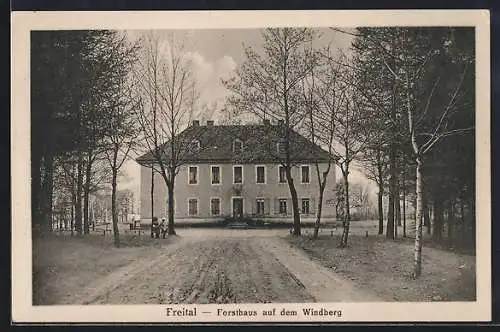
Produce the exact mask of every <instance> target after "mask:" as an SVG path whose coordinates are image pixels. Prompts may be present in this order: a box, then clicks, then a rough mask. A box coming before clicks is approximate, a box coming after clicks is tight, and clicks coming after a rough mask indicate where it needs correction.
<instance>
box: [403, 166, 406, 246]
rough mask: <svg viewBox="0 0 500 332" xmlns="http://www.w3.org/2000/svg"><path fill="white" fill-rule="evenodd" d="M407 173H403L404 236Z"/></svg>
mask: <svg viewBox="0 0 500 332" xmlns="http://www.w3.org/2000/svg"><path fill="white" fill-rule="evenodd" d="M405 180H406V179H405V174H404V173H403V237H406V187H405Z"/></svg>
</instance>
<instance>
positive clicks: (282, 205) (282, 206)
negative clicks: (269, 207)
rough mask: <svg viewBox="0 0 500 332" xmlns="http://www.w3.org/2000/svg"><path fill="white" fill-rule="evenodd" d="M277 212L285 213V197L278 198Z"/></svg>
mask: <svg viewBox="0 0 500 332" xmlns="http://www.w3.org/2000/svg"><path fill="white" fill-rule="evenodd" d="M278 211H279V213H282V214H286V198H280V199H279V210H278Z"/></svg>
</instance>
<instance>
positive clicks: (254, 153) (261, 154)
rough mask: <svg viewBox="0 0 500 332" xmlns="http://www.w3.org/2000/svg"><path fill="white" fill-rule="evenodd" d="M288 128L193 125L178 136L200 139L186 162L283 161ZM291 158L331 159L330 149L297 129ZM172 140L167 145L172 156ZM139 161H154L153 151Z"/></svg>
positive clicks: (292, 140)
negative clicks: (280, 146) (238, 147)
mask: <svg viewBox="0 0 500 332" xmlns="http://www.w3.org/2000/svg"><path fill="white" fill-rule="evenodd" d="M283 137H284V127H283V126H281V125H271V124H248V125H207V126H201V125H193V126H190V127H188V128H186V129H185V130H184V131H183V132H181V133H180V134H179V136H178V140H179V141H188V142H190V141H193V140H198V141H199V142H200V149H199V151H197V152H193V153H189V154H186V155H185V156H184V158H183V161H184V162H189V163H209V162H210V163H248V164H255V163H279V162H280V160H282V159H283V158H284V154H283V153H281V155H280V154H278V153H277V143H278V142H282V138H283ZM235 140H241V141H242V142H243V150H242V152H241V153H234V152H233V142H234V141H235ZM290 141H291V142H293V143H292V144H291V160H292V161H293V162H294V163H299V162H314V161H315V160H317V161H320V162H327V161H328V160H330V159H331V157H330V155H329V154H328V152H327V151H325V150H323V149H322V148H321V147H319V146H318V145H316V144H313V143H312V142H311V141H310V140H308V139H307V138H305V137H304V136H302V135H300V134H298V133H297V132H295V131H291V140H290ZM168 146H169V142H166V143H165V144H163V149H165V150H164V151H165V154H166V157H168V154H169V153H168V151H169V149H168ZM136 161H137V162H138V163H139V164H147V163H151V162H152V161H154V158H153V155H152V153H151V152H148V153H146V154H144V155H142V156H140V157H139V158H137V159H136Z"/></svg>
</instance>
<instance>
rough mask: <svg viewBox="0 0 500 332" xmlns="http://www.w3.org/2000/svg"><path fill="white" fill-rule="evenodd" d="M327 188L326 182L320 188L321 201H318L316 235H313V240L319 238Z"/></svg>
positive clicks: (315, 224)
mask: <svg viewBox="0 0 500 332" xmlns="http://www.w3.org/2000/svg"><path fill="white" fill-rule="evenodd" d="M325 187H326V182H323V183H321V184H320V186H319V199H318V208H317V211H316V222H315V223H314V233H313V239H317V238H318V233H319V226H320V223H321V212H322V209H323V195H324V192H325Z"/></svg>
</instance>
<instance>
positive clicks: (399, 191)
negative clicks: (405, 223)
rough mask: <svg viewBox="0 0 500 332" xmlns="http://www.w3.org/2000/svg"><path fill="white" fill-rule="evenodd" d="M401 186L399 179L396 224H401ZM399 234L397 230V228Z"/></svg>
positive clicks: (395, 202)
mask: <svg viewBox="0 0 500 332" xmlns="http://www.w3.org/2000/svg"><path fill="white" fill-rule="evenodd" d="M400 193H401V188H400V187H399V181H397V182H396V193H395V195H394V196H395V198H394V204H395V205H394V210H395V211H394V212H395V214H396V225H397V226H401V196H400ZM396 234H397V230H396Z"/></svg>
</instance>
